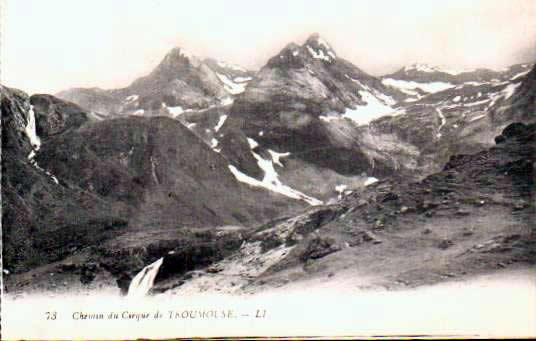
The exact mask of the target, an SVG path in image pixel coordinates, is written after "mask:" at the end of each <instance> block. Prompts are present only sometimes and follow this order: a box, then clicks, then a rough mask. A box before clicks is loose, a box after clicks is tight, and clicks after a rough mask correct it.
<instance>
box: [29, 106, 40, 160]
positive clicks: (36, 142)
mask: <svg viewBox="0 0 536 341" xmlns="http://www.w3.org/2000/svg"><path fill="white" fill-rule="evenodd" d="M25 132H26V136H28V139H29V140H30V143H31V144H32V148H33V149H35V150H39V147H41V140H40V139H39V136H37V127H36V124H35V113H34V110H33V105H31V106H30V110H28V123H27V124H26V127H25ZM30 155H31V156H33V155H35V153H34V154H32V153H30ZM31 156H29V157H30V158H31Z"/></svg>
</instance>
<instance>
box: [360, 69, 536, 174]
mask: <svg viewBox="0 0 536 341" xmlns="http://www.w3.org/2000/svg"><path fill="white" fill-rule="evenodd" d="M529 66H530V68H529ZM535 72H536V70H535V67H533V66H531V65H529V64H525V65H517V66H513V67H510V68H509V69H508V71H505V72H503V73H501V76H499V75H497V73H495V76H496V77H501V78H500V79H501V81H497V80H495V79H493V80H491V81H489V82H488V81H485V80H482V79H481V81H479V82H475V81H474V79H476V78H473V80H472V81H468V82H465V81H464V82H460V83H459V84H458V85H455V86H454V85H453V86H452V87H449V88H447V89H444V90H441V91H437V92H433V93H429V94H425V95H423V96H422V97H421V98H420V99H418V100H414V101H411V102H407V101H404V102H401V103H399V104H398V108H397V109H398V111H397V112H396V113H395V114H393V115H386V116H384V117H382V118H379V119H377V120H374V121H373V122H371V123H370V124H369V125H368V127H366V128H365V129H362V132H363V135H362V137H361V138H362V139H363V140H364V141H369V143H371V144H374V145H376V147H377V148H380V149H383V150H385V151H386V152H389V153H390V154H391V155H393V157H394V158H398V157H397V155H400V154H397V153H396V152H392V151H391V152H390V151H389V148H390V146H391V145H392V144H395V145H397V146H404V147H405V148H408V150H411V151H415V153H414V154H413V155H412V156H411V157H410V158H409V159H408V157H407V156H402V157H401V158H400V163H405V164H406V165H408V164H413V165H414V166H413V167H414V170H415V172H416V174H420V175H421V176H422V175H426V174H430V173H432V172H435V171H438V170H439V169H441V167H442V166H443V165H444V164H445V163H446V162H447V161H448V159H449V157H450V156H451V155H455V154H458V153H467V152H474V153H476V152H479V151H481V150H484V149H486V148H489V147H490V146H492V145H493V144H494V138H495V136H497V135H498V134H500V132H501V131H502V129H504V128H505V127H506V126H507V125H508V124H510V123H513V122H526V123H530V122H534V121H535V120H536V110H535V99H534V93H536V87H535V85H534V81H535ZM431 74H432V75H434V74H436V73H431ZM461 75H465V76H464V77H468V74H461ZM477 75H479V72H476V73H475V74H473V76H475V77H476V76H477ZM404 81H406V80H404ZM427 84H429V83H427ZM386 141H390V143H391V145H390V144H387V143H386ZM408 162H410V163H408Z"/></svg>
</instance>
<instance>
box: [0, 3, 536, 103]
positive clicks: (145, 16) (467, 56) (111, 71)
mask: <svg viewBox="0 0 536 341" xmlns="http://www.w3.org/2000/svg"><path fill="white" fill-rule="evenodd" d="M0 2H1V3H2V9H1V15H2V23H3V29H2V45H1V49H2V51H1V52H2V60H1V61H2V82H3V84H6V85H8V86H13V87H17V88H20V89H22V90H25V91H27V92H30V93H34V92H48V93H55V92H57V91H60V90H63V89H66V88H69V87H75V86H76V87H78V86H83V87H91V86H99V87H102V88H114V87H122V86H126V85H128V84H129V83H130V82H131V81H133V80H134V79H135V78H137V77H139V76H142V75H145V74H147V73H149V72H150V71H151V69H152V68H153V67H155V66H156V65H157V64H158V63H159V62H160V60H161V59H162V58H163V57H164V55H165V54H166V53H167V52H168V51H169V50H170V49H171V48H173V47H175V46H180V47H183V48H186V49H187V50H188V51H189V52H190V53H192V54H196V55H199V56H202V57H214V58H216V59H220V60H225V61H228V62H233V63H237V64H240V65H243V66H245V67H248V68H259V67H261V66H262V65H263V64H264V63H265V62H266V61H267V59H268V58H269V57H271V56H272V55H274V54H275V53H277V52H278V51H279V50H280V49H281V48H283V47H284V46H285V45H286V44H287V43H289V42H291V41H294V42H297V43H302V42H303V41H304V40H305V39H306V38H307V37H308V36H309V35H310V34H311V33H313V32H318V33H320V35H321V36H322V37H324V38H325V39H326V40H327V41H328V42H330V44H331V45H332V47H333V48H334V49H335V51H336V52H337V54H338V55H339V56H340V57H343V58H345V59H347V60H349V61H351V62H353V63H354V64H355V65H357V66H358V67H360V68H361V69H363V70H364V71H366V72H369V73H371V74H374V75H380V74H384V73H388V72H392V71H394V70H395V69H398V68H399V67H401V66H403V65H407V64H411V63H414V62H424V63H430V64H435V65H441V66H446V67H451V68H460V67H491V68H500V67H504V66H507V65H510V64H514V63H517V62H525V61H530V60H534V59H536V0H517V1H514V0H474V1H471V0H451V1H447V0H441V1H440V0H437V1H436V0H422V1H421V0H399V1H396V0H390V1H387V0H385V1H380V0H369V1H358V0H349V1H345V0H336V1H328V0H323V1H314V0H292V1H290V0H289V1H283V0H282V1H275V0H271V1H261V0H259V1H253V0H243V1H242V0H240V1H238V0H237V1H233V0H221V1H217V0H214V1H204V0H193V1H192V0H190V1H178V0H175V1H173V0H170V1H167V0H166V1H165V0H124V1H122V0H92V1H87V0H77V1H74V0H0Z"/></svg>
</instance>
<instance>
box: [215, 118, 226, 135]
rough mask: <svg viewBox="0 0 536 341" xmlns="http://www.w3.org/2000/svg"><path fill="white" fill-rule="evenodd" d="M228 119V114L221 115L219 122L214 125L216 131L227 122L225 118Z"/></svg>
mask: <svg viewBox="0 0 536 341" xmlns="http://www.w3.org/2000/svg"><path fill="white" fill-rule="evenodd" d="M226 119H227V115H221V116H220V119H219V120H218V124H216V126H215V127H214V131H216V132H217V131H218V130H220V128H221V127H222V126H223V124H224V123H225V120H226Z"/></svg>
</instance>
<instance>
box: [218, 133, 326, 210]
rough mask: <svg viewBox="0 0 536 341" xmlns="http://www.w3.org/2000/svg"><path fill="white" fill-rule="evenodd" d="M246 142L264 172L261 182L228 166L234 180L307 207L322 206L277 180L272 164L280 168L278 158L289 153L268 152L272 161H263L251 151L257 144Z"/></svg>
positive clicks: (320, 202)
mask: <svg viewBox="0 0 536 341" xmlns="http://www.w3.org/2000/svg"><path fill="white" fill-rule="evenodd" d="M247 140H248V143H249V147H250V148H251V154H252V155H253V157H254V158H255V160H257V164H258V166H259V168H260V169H262V171H263V172H264V178H263V179H262V181H259V180H257V179H255V178H252V177H250V176H249V175H246V174H244V173H242V172H240V171H239V170H238V169H237V168H236V167H235V166H233V165H229V170H230V171H231V173H233V175H234V176H235V178H236V179H237V180H238V181H240V182H243V183H246V184H248V185H251V186H254V187H263V188H266V189H268V190H270V191H272V192H276V193H279V194H282V195H284V196H287V197H289V198H292V199H297V200H303V201H305V202H307V203H308V204H309V205H313V206H314V205H322V204H323V202H322V201H320V200H318V199H316V198H313V197H310V196H308V195H306V194H304V193H302V192H300V191H297V190H295V189H293V188H291V187H289V186H287V185H284V184H283V183H282V182H281V181H280V180H279V174H277V172H276V170H275V168H274V164H273V163H274V162H275V163H279V164H280V165H281V166H283V164H281V162H280V160H279V158H280V157H282V156H287V154H288V155H290V153H277V152H274V151H270V150H269V152H270V155H272V158H273V161H272V160H265V159H263V158H262V157H261V156H260V155H259V154H257V153H255V152H254V151H253V149H255V148H256V147H257V146H258V145H259V144H258V143H257V141H255V140H253V139H252V138H249V137H248V138H247Z"/></svg>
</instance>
